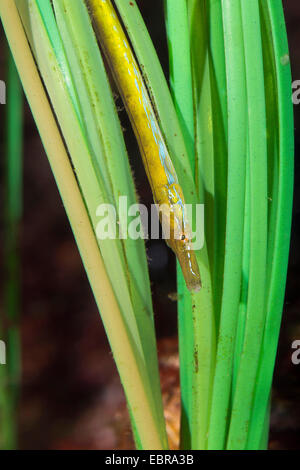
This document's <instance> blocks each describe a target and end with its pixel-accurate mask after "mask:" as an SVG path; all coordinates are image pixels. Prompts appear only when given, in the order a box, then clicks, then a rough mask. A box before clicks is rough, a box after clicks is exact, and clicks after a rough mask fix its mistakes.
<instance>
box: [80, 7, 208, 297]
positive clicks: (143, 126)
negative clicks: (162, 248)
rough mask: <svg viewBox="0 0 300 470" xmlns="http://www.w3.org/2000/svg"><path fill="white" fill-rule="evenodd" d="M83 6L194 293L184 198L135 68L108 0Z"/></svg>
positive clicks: (197, 280) (195, 279) (165, 226)
mask: <svg viewBox="0 0 300 470" xmlns="http://www.w3.org/2000/svg"><path fill="white" fill-rule="evenodd" d="M86 2H87V5H88V7H89V10H90V13H91V16H92V19H93V22H94V26H95V29H96V32H97V33H98V35H99V39H100V43H101V46H102V48H103V50H104V53H105V55H106V58H107V61H108V63H109V65H110V67H111V70H112V73H113V75H114V78H115V81H116V83H117V86H118V89H119V92H120V94H121V96H122V99H123V102H124V105H125V107H126V110H127V113H128V115H129V118H130V121H131V124H132V126H133V129H134V132H135V135H136V138H137V141H138V144H139V148H140V151H141V155H142V158H143V163H144V167H145V170H146V173H147V177H148V180H149V183H150V186H151V189H152V193H153V198H154V202H155V203H156V204H158V205H159V208H160V218H161V222H162V226H163V231H164V236H165V238H166V241H167V243H168V245H169V246H170V248H172V250H173V251H174V252H175V254H176V256H177V258H178V260H179V262H180V265H181V269H182V272H183V275H184V278H185V281H186V285H187V287H188V289H190V290H192V291H197V290H199V289H200V287H201V280H200V274H199V268H198V264H197V260H196V256H195V253H194V251H193V247H192V243H191V238H192V235H191V229H190V226H189V223H188V220H187V217H186V209H185V203H184V198H183V193H182V190H181V187H180V185H179V184H178V179H177V175H176V172H175V169H174V166H173V164H172V161H171V159H170V156H169V153H168V150H167V147H166V144H165V142H164V139H163V136H162V133H161V131H160V128H159V124H158V122H157V119H156V116H155V113H154V110H153V107H152V104H151V101H150V98H149V94H148V91H147V89H146V86H145V84H144V81H143V78H142V74H141V72H140V70H139V66H138V64H137V62H136V60H135V57H134V55H133V53H132V50H131V46H130V44H129V41H128V40H127V37H126V35H125V33H124V31H123V28H122V26H121V23H120V21H119V19H118V17H117V15H116V12H115V10H114V8H113V6H112V4H111V1H110V0H86Z"/></svg>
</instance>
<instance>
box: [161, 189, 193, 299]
mask: <svg viewBox="0 0 300 470" xmlns="http://www.w3.org/2000/svg"><path fill="white" fill-rule="evenodd" d="M164 200H167V203H164V204H162V203H161V202H160V204H159V210H160V220H161V223H162V228H163V233H164V235H165V239H166V242H167V244H168V246H169V247H170V248H171V249H172V250H173V251H174V253H175V255H176V257H177V259H178V261H179V263H180V266H181V270H182V273H183V276H184V279H185V282H186V286H187V288H188V289H189V290H190V291H191V292H197V291H199V290H200V289H201V277H200V272H199V267H198V262H197V258H196V255H195V252H194V250H193V244H192V231H191V228H190V224H189V222H188V217H187V213H186V206H185V203H184V198H183V194H182V190H181V188H180V186H179V185H178V184H173V185H171V186H168V187H167V192H166V197H165V199H164Z"/></svg>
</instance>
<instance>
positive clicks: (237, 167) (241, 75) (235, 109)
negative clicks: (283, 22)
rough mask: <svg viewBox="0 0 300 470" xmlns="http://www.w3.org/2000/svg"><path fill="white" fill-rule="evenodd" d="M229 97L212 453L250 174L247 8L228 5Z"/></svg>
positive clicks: (219, 438) (220, 430)
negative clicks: (244, 21)
mask: <svg viewBox="0 0 300 470" xmlns="http://www.w3.org/2000/svg"><path fill="white" fill-rule="evenodd" d="M222 9H223V23H224V42H225V59H226V71H227V94H228V191H227V218H226V242H225V266H224V284H223V295H222V308H221V318H220V329H219V338H218V347H217V363H216V370H215V378H214V388H213V396H212V407H211V416H210V427H209V435H208V448H209V449H223V448H224V443H225V434H226V418H227V413H228V406H229V398H230V388H231V372H232V367H233V352H234V340H235V333H236V325H237V311H238V307H239V300H240V284H241V274H242V252H243V228H244V207H245V204H244V202H245V201H244V197H245V174H246V135H247V134H246V124H247V119H246V109H247V107H246V73H245V63H244V39H243V31H242V20H241V5H240V1H238V0H223V2H222Z"/></svg>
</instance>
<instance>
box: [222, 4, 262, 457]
mask: <svg viewBox="0 0 300 470" xmlns="http://www.w3.org/2000/svg"><path fill="white" fill-rule="evenodd" d="M242 22H243V32H244V44H245V62H246V74H247V98H248V136H249V137H248V146H249V180H250V185H249V186H250V188H249V192H250V247H249V248H250V259H249V284H248V299H247V318H246V326H245V337H244V344H243V351H242V356H241V359H240V364H239V370H238V375H237V382H236V388H235V390H233V394H234V395H233V405H232V414H231V420H230V427H229V436H228V442H227V448H228V449H235V450H236V449H244V448H245V446H246V442H247V423H248V422H249V419H250V415H251V406H252V400H253V393H254V388H255V378H256V374H257V368H258V362H259V354H260V348H261V341H262V337H263V330H264V323H265V287H266V267H267V266H266V262H267V234H268V232H267V222H268V216H267V144H266V136H267V133H266V109H265V107H266V104H265V89H264V69H263V56H262V39H261V27H260V13H259V2H258V0H254V1H253V2H251V4H247V6H246V4H245V3H243V2H242Z"/></svg>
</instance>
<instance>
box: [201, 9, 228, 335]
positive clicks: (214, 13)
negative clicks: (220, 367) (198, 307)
mask: <svg viewBox="0 0 300 470" xmlns="http://www.w3.org/2000/svg"><path fill="white" fill-rule="evenodd" d="M206 9H207V23H208V26H207V28H208V38H207V40H208V50H209V69H210V87H211V101H212V110H211V112H212V133H213V148H214V157H213V159H214V256H213V263H214V264H213V274H212V285H213V293H214V295H213V297H214V311H215V323H216V331H217V332H218V329H219V322H220V309H221V301H222V289H223V277H224V257H225V235H226V202H227V158H228V156H227V145H228V125H227V96H226V67H225V49H224V30H223V17H222V4H221V1H215V0H206Z"/></svg>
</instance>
